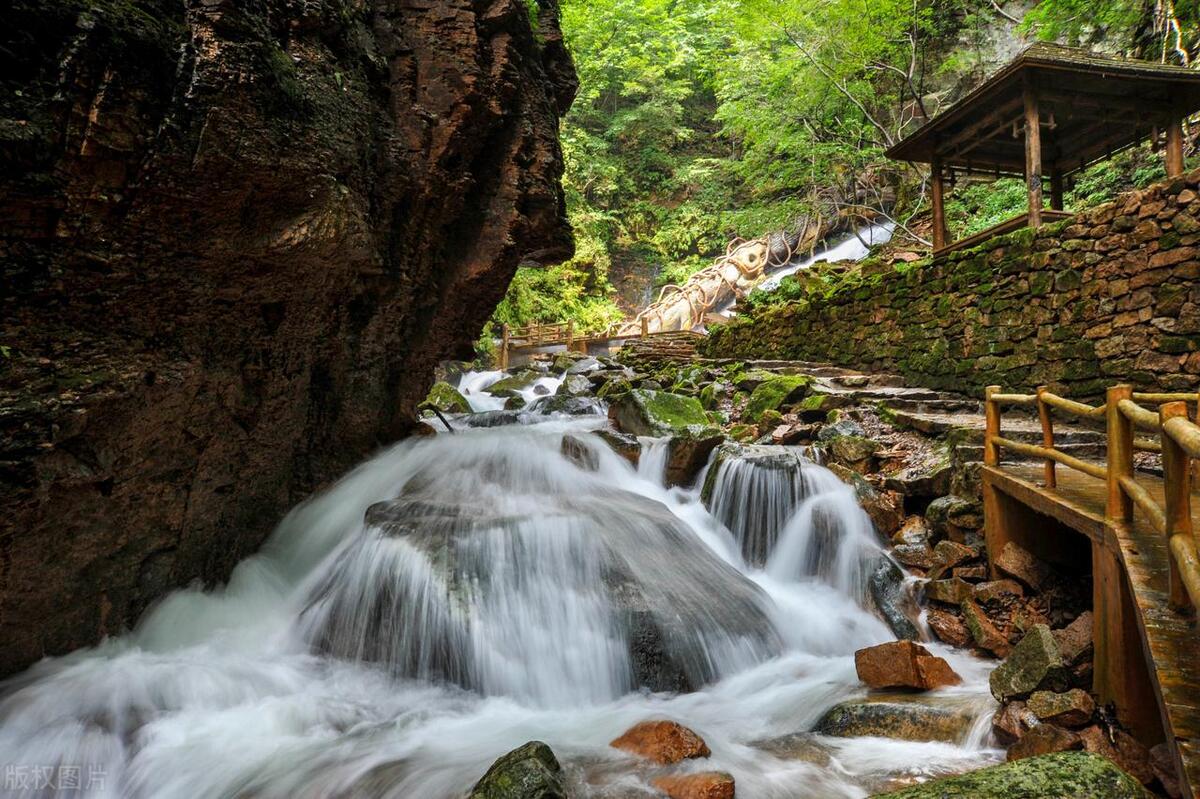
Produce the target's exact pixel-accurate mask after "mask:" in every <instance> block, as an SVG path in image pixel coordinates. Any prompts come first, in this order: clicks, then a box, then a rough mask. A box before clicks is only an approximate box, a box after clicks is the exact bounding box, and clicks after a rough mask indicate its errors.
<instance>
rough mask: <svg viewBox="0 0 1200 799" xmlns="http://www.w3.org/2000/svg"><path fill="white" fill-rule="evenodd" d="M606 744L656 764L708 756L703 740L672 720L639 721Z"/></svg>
mask: <svg viewBox="0 0 1200 799" xmlns="http://www.w3.org/2000/svg"><path fill="white" fill-rule="evenodd" d="M609 746H611V747H613V748H615V749H620V750H621V751H623V752H629V753H630V754H632V755H637V756H638V757H644V758H646V759H647V760H652V761H654V762H655V763H658V764H660V765H664V766H665V765H670V764H672V763H678V762H680V761H681V760H689V759H692V758H698V757H708V756H709V755H711V754H712V752H710V751H709V749H708V744H706V743H705V742H704V739H703V738H701V737H700V736H699V735H697V734H696V733H695V732H693V731H692V730H690V729H688V728H687V727H685V726H683V725H682V724H679V723H678V722H675V721H665V720H663V721H643V722H640V723H638V724H635V725H634V726H632V727H630V728H629V729H628V730H626V731H625V732H624V733H622V734H621V735H620V736H619V737H617V738H615V739H614V740H613V741H612V742H611V743H610V744H609Z"/></svg>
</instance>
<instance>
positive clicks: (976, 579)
mask: <svg viewBox="0 0 1200 799" xmlns="http://www.w3.org/2000/svg"><path fill="white" fill-rule="evenodd" d="M950 573H951V574H952V575H954V576H955V577H958V578H959V579H961V580H966V581H967V582H968V583H981V582H983V581H985V580H987V576H988V574H987V566H984V565H983V564H977V565H975V566H955V567H954V568H953V569H951V570H950Z"/></svg>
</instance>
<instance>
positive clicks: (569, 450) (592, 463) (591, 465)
mask: <svg viewBox="0 0 1200 799" xmlns="http://www.w3.org/2000/svg"><path fill="white" fill-rule="evenodd" d="M559 450H560V451H561V452H562V454H563V457H565V458H566V459H567V460H570V461H572V462H574V463H576V464H578V465H579V468H581V469H586V470H587V471H589V472H594V471H596V469H598V468H599V467H600V459H599V458H598V457H597V456H596V453H595V452H594V451H593V450H592V448H591V447H590V446H588V444H587V442H586V441H584V440H583V439H581V438H579V437H578V436H574V435H570V434H567V435H565V436H563V439H562V444H561V445H560V447H559Z"/></svg>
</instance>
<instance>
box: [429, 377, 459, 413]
mask: <svg viewBox="0 0 1200 799" xmlns="http://www.w3.org/2000/svg"><path fill="white" fill-rule="evenodd" d="M421 407H422V408H437V409H438V410H439V411H441V412H442V413H470V412H471V403H469V402H467V398H466V397H464V396H463V395H462V394H461V393H460V392H459V390H458V389H457V388H455V387H454V386H452V385H450V384H449V383H447V382H445V381H438V382H437V383H434V384H433V388H431V389H429V394H428V395H427V396H426V397H425V401H424V402H423V403H421Z"/></svg>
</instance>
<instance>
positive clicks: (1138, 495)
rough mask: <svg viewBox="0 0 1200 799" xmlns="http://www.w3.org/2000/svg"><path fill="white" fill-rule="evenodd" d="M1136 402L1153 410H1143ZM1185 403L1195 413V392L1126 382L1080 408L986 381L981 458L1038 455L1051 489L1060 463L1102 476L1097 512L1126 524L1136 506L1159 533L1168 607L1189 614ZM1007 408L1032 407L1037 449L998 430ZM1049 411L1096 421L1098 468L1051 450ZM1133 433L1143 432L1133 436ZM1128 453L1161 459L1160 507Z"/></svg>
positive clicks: (1193, 601) (1191, 445)
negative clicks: (1102, 430)
mask: <svg viewBox="0 0 1200 799" xmlns="http://www.w3.org/2000/svg"><path fill="white" fill-rule="evenodd" d="M1139 403H1151V404H1154V405H1157V406H1158V407H1157V409H1156V410H1150V409H1149V408H1146V407H1143V405H1141V404H1139ZM1188 403H1193V404H1195V405H1196V413H1197V414H1200V395H1198V394H1190V393H1189V394H1163V393H1158V394H1155V393H1140V392H1136V391H1134V390H1133V388H1132V387H1131V386H1127V385H1121V386H1114V387H1112V388H1110V389H1109V390H1108V393H1107V396H1106V398H1105V402H1104V404H1103V405H1087V404H1085V403H1082V402H1076V401H1075V400H1070V399H1067V398H1066V397H1060V396H1058V395H1057V394H1054V393H1052V392H1050V391H1049V390H1048V389H1047V388H1046V387H1045V386H1039V387H1038V389H1037V391H1036V393H1034V394H1006V393H1003V392H1002V391H1001V390H1000V387H999V386H989V387H988V388H987V390H986V391H985V394H984V412H985V422H986V428H985V431H984V446H983V460H984V463H985V464H986V465H988V466H998V465H999V464H1000V453H1001V451H1004V450H1007V451H1009V452H1014V453H1017V454H1021V455H1026V456H1030V457H1033V458H1038V459H1040V460H1042V461H1043V464H1044V466H1043V468H1044V472H1043V474H1044V479H1045V483H1046V487H1047V488H1055V487H1056V486H1057V482H1058V481H1057V475H1056V471H1055V470H1056V468H1057V467H1058V466H1060V465H1061V466H1066V467H1067V468H1070V469H1074V470H1076V471H1079V472H1082V473H1084V474H1086V475H1089V476H1091V477H1095V478H1097V479H1099V480H1104V481H1105V482H1106V483H1107V484H1108V494H1107V500H1106V504H1105V517H1106V519H1107V520H1108V521H1109V522H1115V523H1123V524H1124V523H1128V522H1130V521H1132V520H1133V513H1134V510H1135V509H1136V510H1138V511H1140V512H1141V514H1142V515H1143V516H1144V517H1145V518H1146V520H1147V521H1148V522H1149V523H1150V525H1151V526H1152V527H1153V528H1154V529H1155V530H1156V531H1158V532H1159V533H1160V534H1162V535H1164V536H1165V537H1166V539H1167V548H1168V551H1169V552H1170V558H1169V561H1170V570H1171V571H1170V587H1171V604H1172V605H1173V606H1174V607H1175V608H1176V609H1177V610H1179V611H1181V612H1184V611H1187V612H1190V611H1191V609H1193V608H1195V607H1197V606H1200V554H1198V553H1197V546H1196V539H1195V536H1194V534H1193V530H1192V509H1191V498H1192V484H1193V468H1192V465H1193V463H1192V462H1193V461H1196V462H1198V463H1200V426H1198V425H1197V424H1196V422H1195V421H1194V418H1195V417H1194V416H1189V413H1188ZM1010 405H1013V406H1023V407H1027V408H1030V409H1036V411H1037V415H1038V420H1039V421H1040V423H1041V428H1042V443H1041V445H1040V446H1039V445H1035V444H1026V443H1023V442H1020V441H1013V440H1011V439H1008V438H1005V437H1004V436H1003V435H1002V433H1003V430H1002V427H1001V413H1002V410H1003V408H1004V407H1005V406H1010ZM1054 411H1060V412H1063V413H1066V414H1068V415H1070V416H1074V417H1076V418H1084V419H1094V420H1097V421H1099V420H1101V419H1103V420H1104V423H1105V427H1106V431H1107V441H1106V443H1107V458H1106V462H1105V463H1104V464H1103V465H1101V464H1098V463H1091V462H1088V461H1085V460H1082V459H1080V458H1076V457H1073V456H1071V455H1068V454H1067V453H1065V452H1062V451H1060V450H1058V449H1055V447H1054V423H1053V412H1054ZM1138 430H1141V431H1143V432H1145V433H1148V434H1150V437H1142V438H1137V437H1135V431H1138ZM1135 451H1143V452H1156V453H1160V454H1161V456H1162V471H1163V478H1162V479H1163V496H1164V502H1163V503H1162V504H1161V505H1160V504H1159V503H1158V501H1157V500H1156V499H1155V498H1154V496H1153V494H1151V492H1150V491H1149V490H1147V488H1146V487H1145V486H1144V485H1143V484H1142V483H1140V482H1139V481H1138V479H1137V477H1136V474H1135V469H1134V462H1133V456H1134V452H1135Z"/></svg>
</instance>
